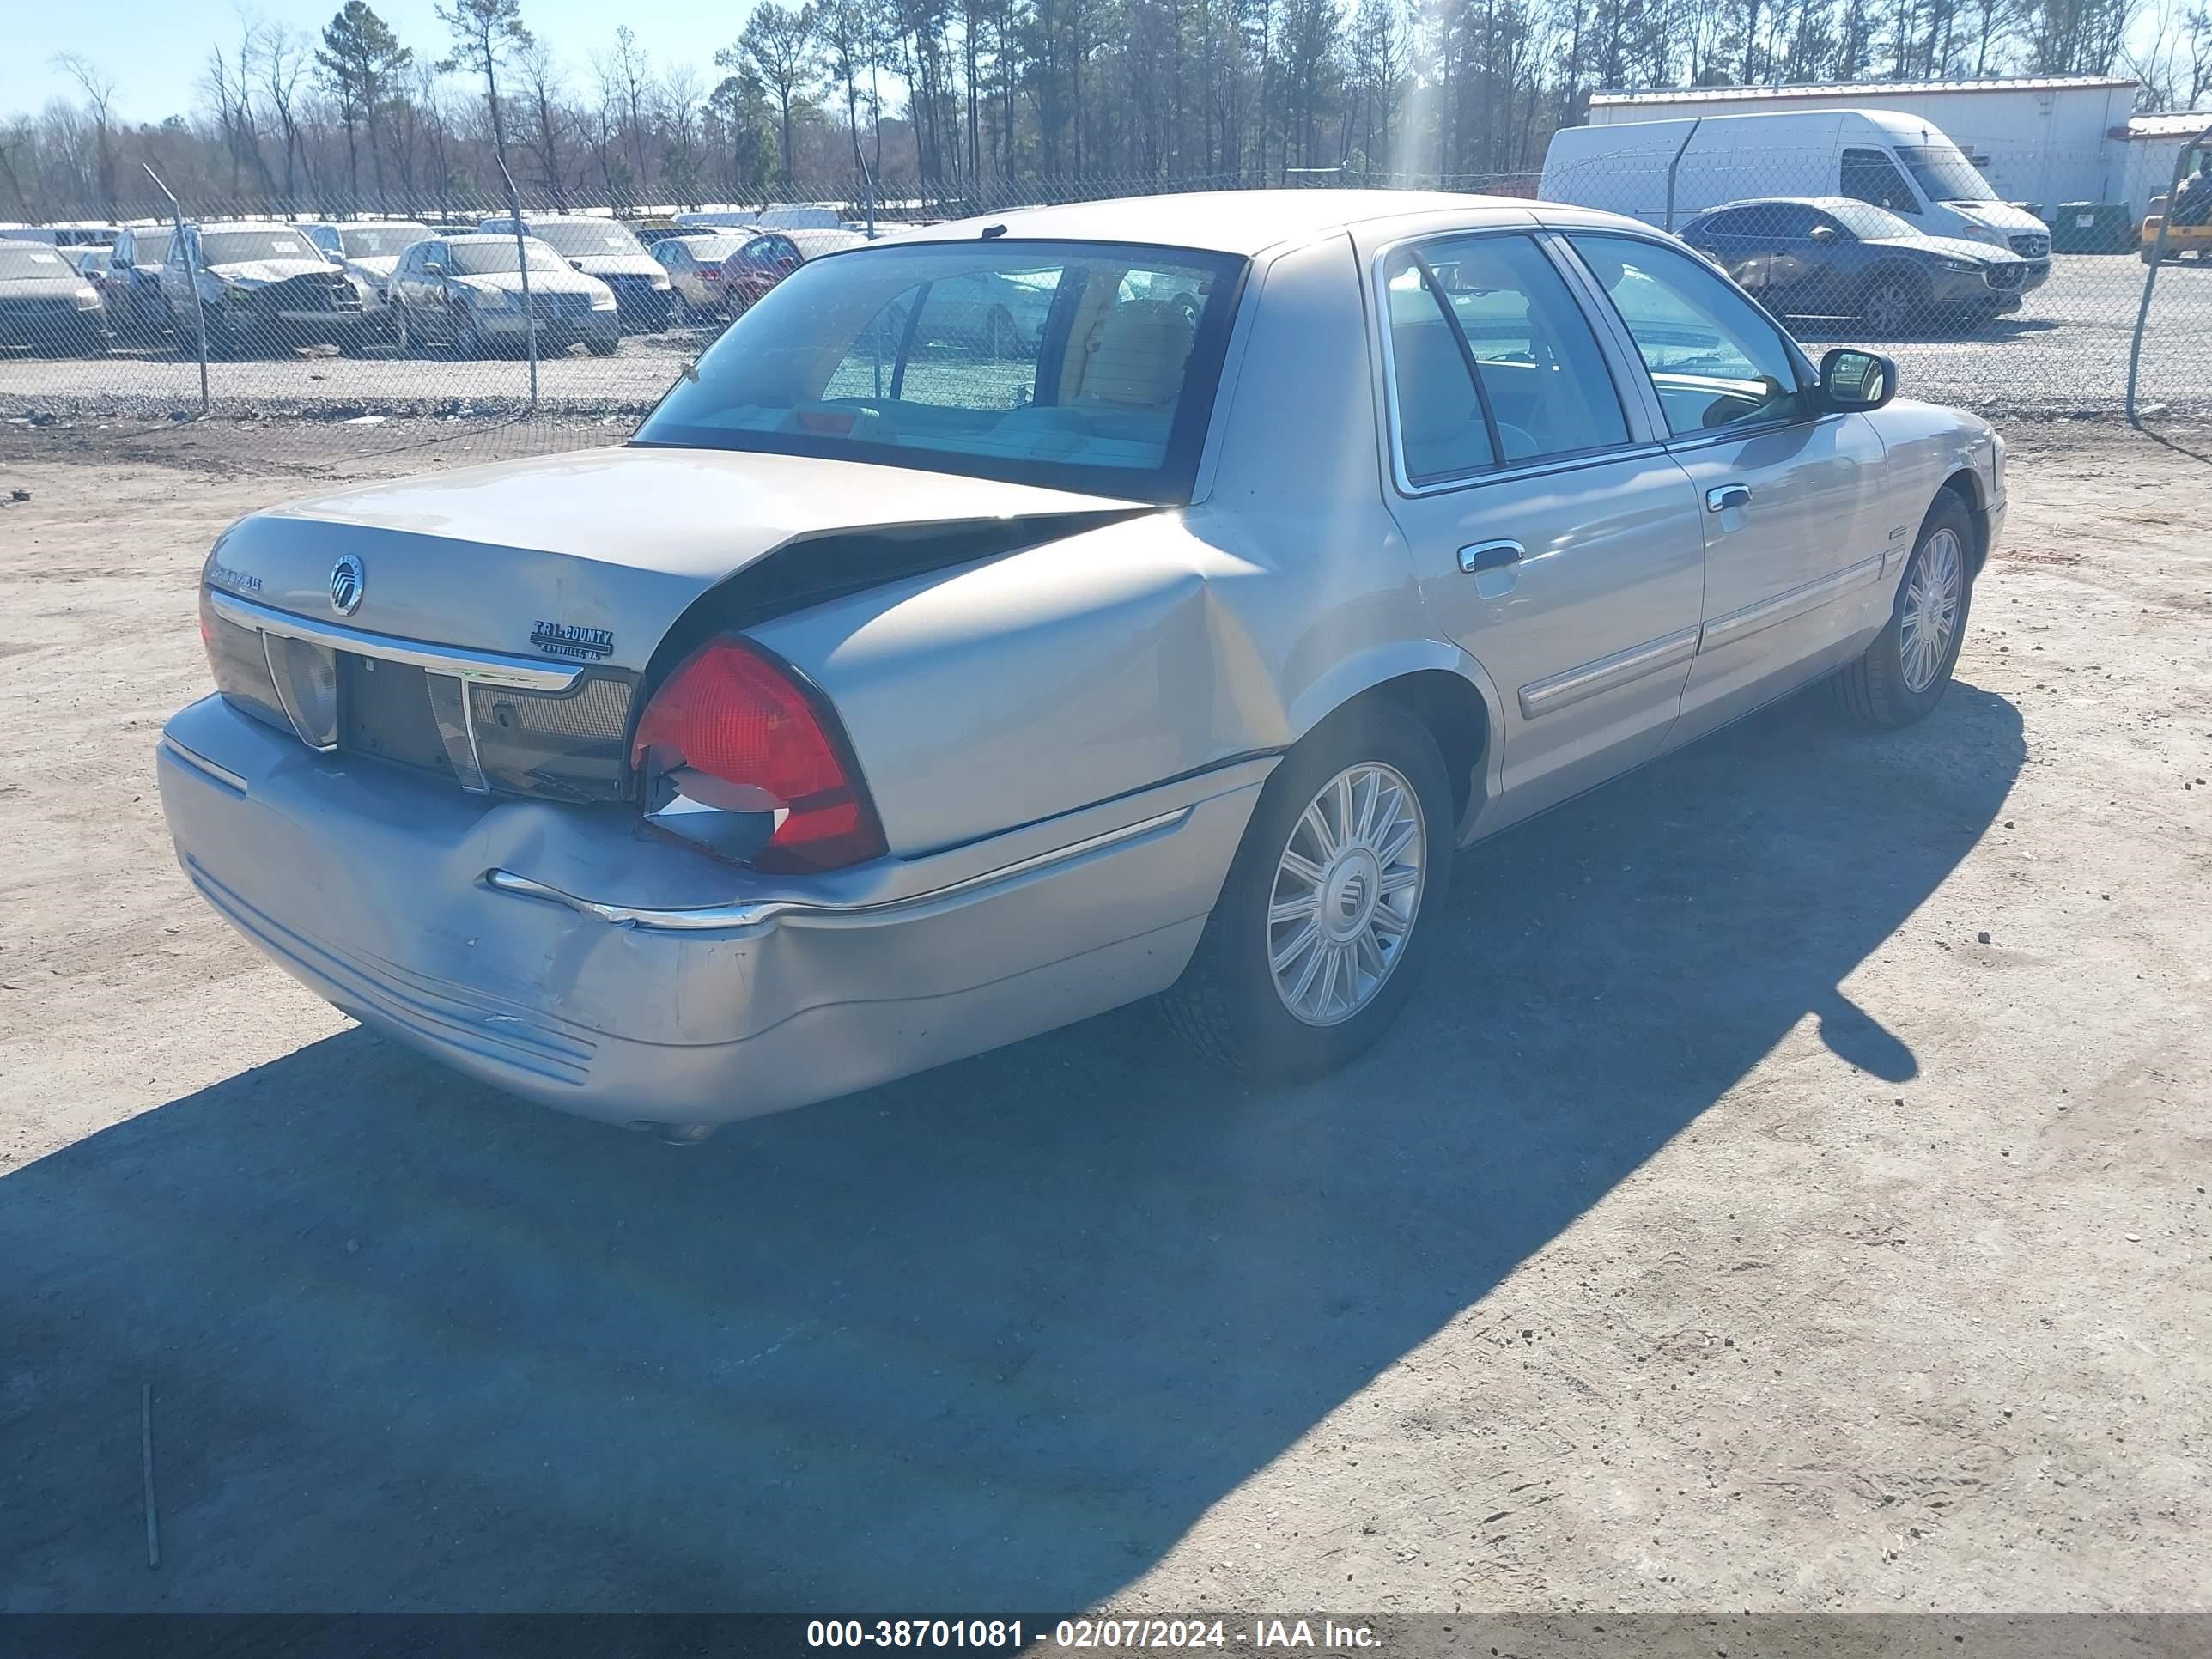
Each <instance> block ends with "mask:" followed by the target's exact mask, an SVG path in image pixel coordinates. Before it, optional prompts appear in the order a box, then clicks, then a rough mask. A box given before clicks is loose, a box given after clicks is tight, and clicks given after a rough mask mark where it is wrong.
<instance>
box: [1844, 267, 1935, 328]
mask: <svg viewBox="0 0 2212 1659" xmlns="http://www.w3.org/2000/svg"><path fill="white" fill-rule="evenodd" d="M1928 313H1929V289H1928V280H1927V278H1925V277H1924V276H1921V275H1920V274H1919V273H1918V272H1917V271H1908V270H1885V271H1880V272H1877V273H1876V274H1875V277H1874V280H1873V281H1871V282H1870V283H1868V284H1867V289H1866V292H1865V293H1864V294H1863V295H1861V296H1860V299H1859V320H1860V321H1861V322H1862V323H1863V324H1864V325H1866V331H1867V332H1868V334H1869V335H1870V336H1872V337H1874V338H1875V339H1878V340H1887V339H1896V338H1898V337H1899V336H1902V335H1905V334H1909V333H1911V331H1913V330H1914V329H1916V328H1918V327H1923V326H1924V325H1926V324H1927V323H1928V322H1929V320H1930V319H1929V314H1928Z"/></svg>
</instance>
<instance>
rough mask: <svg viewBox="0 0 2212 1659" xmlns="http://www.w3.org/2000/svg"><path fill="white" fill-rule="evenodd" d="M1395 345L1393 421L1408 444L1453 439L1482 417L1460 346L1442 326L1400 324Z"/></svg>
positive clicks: (1393, 354)
mask: <svg viewBox="0 0 2212 1659" xmlns="http://www.w3.org/2000/svg"><path fill="white" fill-rule="evenodd" d="M1391 356H1392V358H1393V360H1394V362H1395V365H1396V368H1397V374H1398V422H1399V428H1400V430H1401V431H1402V432H1403V433H1404V434H1405V435H1406V440H1407V442H1408V443H1436V442H1439V441H1442V440H1443V439H1446V438H1451V437H1455V436H1457V435H1459V434H1460V433H1461V432H1462V431H1463V430H1465V429H1466V428H1467V427H1468V424H1469V423H1471V422H1476V421H1480V419H1481V418H1482V416H1481V411H1480V406H1479V405H1478V404H1476V402H1475V398H1474V384H1473V383H1472V382H1471V381H1470V380H1468V377H1467V363H1466V361H1465V360H1464V359H1463V358H1462V357H1461V356H1460V355H1459V343H1458V342H1457V341H1455V340H1454V339H1453V338H1452V337H1451V336H1450V335H1449V333H1448V332H1447V331H1445V329H1444V327H1443V325H1442V324H1441V323H1417V324H1413V325H1410V326H1407V325H1401V327H1400V328H1399V329H1398V331H1397V338H1396V340H1395V350H1394V351H1393V352H1392V353H1391Z"/></svg>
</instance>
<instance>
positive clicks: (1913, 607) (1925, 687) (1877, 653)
mask: <svg viewBox="0 0 2212 1659" xmlns="http://www.w3.org/2000/svg"><path fill="white" fill-rule="evenodd" d="M1973 544H1974V524H1973V520H1972V517H1971V516H1970V515H1969V514H1968V513H1967V512H1966V504H1965V503H1964V502H1963V501H1960V499H1959V498H1958V497H1957V496H1956V495H1953V494H1952V493H1951V492H1950V491H1949V490H1948V489H1946V490H1944V491H1942V493H1941V494H1939V495H1937V496H1936V504H1935V506H1933V507H1930V508H1929V510H1928V517H1927V518H1926V519H1925V520H1923V522H1922V524H1921V526H1920V539H1919V540H1918V541H1917V543H1915V544H1913V549H1912V556H1911V559H1909V560H1907V561H1906V562H1905V580H1904V581H1903V583H1902V584H1901V585H1900V586H1899V589H1898V594H1897V604H1896V607H1895V608H1894V609H1893V611H1891V613H1890V618H1889V625H1888V626H1887V627H1886V628H1884V629H1882V630H1881V633H1879V634H1877V635H1875V641H1874V643H1873V644H1872V645H1869V647H1867V648H1866V650H1865V652H1864V653H1863V654H1862V655H1861V656H1860V657H1859V659H1858V660H1857V661H1856V662H1854V663H1851V664H1850V665H1848V666H1846V667H1845V668H1844V670H1843V671H1842V672H1841V673H1840V674H1838V676H1837V678H1836V684H1837V689H1838V690H1839V691H1840V692H1841V694H1842V696H1843V702H1844V708H1845V709H1846V710H1847V711H1848V712H1849V713H1850V715H1851V717H1852V718H1853V719H1854V720H1857V721H1858V723H1859V724H1860V725H1862V726H1872V727H1874V728H1875V729H1876V730H1878V731H1895V730H1896V729H1897V728H1898V727H1899V726H1910V725H1911V724H1912V723H1913V722H1914V721H1915V720H1923V719H1924V718H1926V716H1927V715H1928V714H1929V713H1930V712H1931V711H1932V710H1933V709H1934V708H1935V707H1936V704H1937V703H1939V702H1942V701H1943V692H1944V690H1945V688H1946V687H1948V685H1949V684H1951V671H1952V670H1953V669H1954V667H1956V666H1957V665H1958V661H1959V648H1960V646H1961V645H1963V644H1964V643H1965V641H1966V611H1967V609H1968V607H1969V605H1971V604H1972V600H1973V596H1974V595H1973V574H1972V573H1973V566H1972V556H1971V554H1970V553H1969V550H1970V549H1971V548H1972V546H1973Z"/></svg>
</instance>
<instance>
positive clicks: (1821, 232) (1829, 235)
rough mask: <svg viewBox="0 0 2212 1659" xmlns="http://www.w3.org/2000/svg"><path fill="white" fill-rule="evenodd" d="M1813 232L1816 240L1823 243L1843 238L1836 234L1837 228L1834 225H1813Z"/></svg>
mask: <svg viewBox="0 0 2212 1659" xmlns="http://www.w3.org/2000/svg"><path fill="white" fill-rule="evenodd" d="M1812 234H1813V240H1814V241H1816V242H1820V243H1822V244H1826V243H1829V242H1834V241H1839V240H1842V239H1841V238H1840V237H1838V235H1837V234H1836V228H1835V227H1834V226H1833V225H1815V226H1814V227H1813V232H1812Z"/></svg>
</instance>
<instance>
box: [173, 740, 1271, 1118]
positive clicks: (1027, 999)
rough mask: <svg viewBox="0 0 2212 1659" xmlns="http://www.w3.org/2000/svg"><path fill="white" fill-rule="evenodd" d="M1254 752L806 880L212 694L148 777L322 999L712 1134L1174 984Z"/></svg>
mask: <svg viewBox="0 0 2212 1659" xmlns="http://www.w3.org/2000/svg"><path fill="white" fill-rule="evenodd" d="M1271 765H1272V762H1271V761H1265V760H1262V761H1252V762H1245V763H1239V764H1236V765H1231V766H1228V767H1224V768H1222V769H1218V770H1216V771H1213V772H1211V773H1208V774H1206V775H1203V776H1201V777H1199V778H1194V779H1188V780H1184V781H1180V782H1177V783H1175V784H1171V785H1165V786H1162V787H1159V788H1156V789H1153V790H1151V791H1147V792H1145V793H1143V794H1140V795H1139V796H1135V797H1131V798H1127V799H1123V800H1121V801H1116V802H1111V803H1108V804H1106V805H1101V806H1096V807H1091V808H1086V809H1085V810H1084V811H1079V812H1074V813H1070V814H1067V815H1066V817H1062V818H1059V819H1055V820H1054V821H1052V822H1051V823H1046V824H1041V825H1032V826H1030V828H1028V829H1022V830H1017V831H1013V832H1010V833H1009V834H1007V835H1004V836H996V837H993V838H992V839H991V840H990V841H988V842H982V843H978V844H975V845H972V846H969V847H966V848H956V849H953V850H951V851H950V852H945V853H939V854H933V855H931V856H929V857H926V858H920V859H914V860H896V859H885V860H878V861H877V862H876V863H875V864H873V865H870V866H863V867H861V868H860V869H858V870H854V871H847V872H837V874H836V876H834V877H819V878H809V879H805V880H801V879H798V878H784V879H780V880H779V879H775V878H758V877H755V876H753V875H751V874H750V872H744V871H741V870H736V869H733V868H732V867H731V866H727V865H725V864H721V863H719V862H717V861H715V860H712V859H708V858H707V857H705V856H704V855H703V854H697V853H695V852H692V851H690V849H688V848H684V847H681V846H678V845H677V844H674V843H672V842H667V841H665V840H662V839H660V838H659V837H657V836H651V835H649V834H647V833H646V832H644V831H642V830H641V829H640V828H639V826H638V824H637V821H636V819H635V816H634V815H633V814H631V813H629V811H627V810H626V809H619V808H604V809H582V808H576V807H568V806H561V805H552V804H550V803H544V802H537V801H526V800H513V799H505V800H502V799H487V798H483V797H474V796H468V795H465V794H463V793H459V791H456V790H453V789H452V788H450V787H444V786H442V785H440V784H438V783H436V782H435V781H432V780H427V779H421V780H418V779H416V777H414V776H413V775H410V774H408V773H406V772H404V770H402V769H396V768H392V767H389V766H386V765H381V764H379V763H358V762H349V761H348V760H346V759H345V758H343V757H322V756H318V755H315V754H313V753H312V752H311V751H309V750H307V749H305V748H303V747H302V746H301V745H300V744H298V743H296V742H295V741H294V740H293V739H292V738H289V736H286V735H284V734H283V733H279V732H274V731H271V730H270V729H269V728H267V727H265V726H261V725H260V724H259V723H258V722H256V721H254V720H252V719H250V718H248V717H247V716H246V715H244V714H240V713H238V712H237V711H236V710H234V709H233V708H230V707H229V706H228V705H227V704H225V703H223V702H222V701H221V700H220V699H217V698H213V697H210V698H208V699H206V700H204V701H203V702H197V703H195V704H193V705H192V706H191V708H186V709H185V710H184V711H182V712H181V713H180V714H178V715H177V716H176V717H175V718H174V719H173V720H171V721H170V722H169V725H168V726H167V729H166V731H165V732H164V733H163V737H162V741H161V749H160V752H159V766H158V771H159V775H160V781H161V804H162V810H163V811H164V813H165V814H166V815H167V819H168V823H169V829H170V833H171V835H172V836H173V839H174V842H175V843H176V848H177V854H178V858H179V861H180V862H181V863H182V865H183V866H184V869H185V874H186V875H187V876H188V877H189V878H191V882H192V884H193V885H194V886H196V887H197V888H198V889H199V890H200V892H201V893H202V894H203V895H204V896H205V897H206V898H207V900H208V902H210V904H212V905H214V906H215V908H216V909H217V910H218V911H220V912H221V913H222V915H224V917H225V918H226V919H228V921H230V922H231V924H232V925H233V926H234V927H237V928H238V930H239V931H240V933H244V934H245V935H246V937H247V938H248V939H252V941H253V943H254V944H255V945H258V946H259V947H260V949H261V950H262V951H264V952H266V953H267V954H268V955H269V956H270V957H271V958H273V959H274V960H275V961H276V963H278V964H279V965H281V966H282V967H283V968H284V969H286V970H287V971H288V972H289V973H290V974H292V975H293V976H294V977H295V978H297V979H299V980H300V981H301V982H303V983H304V984H306V985H307V987H309V988H311V989H312V990H313V991H314V992H315V993H316V994H318V995H319V996H321V997H323V998H324V999H325V1000H328V1001H330V1002H331V1003H333V1004H335V1005H336V1006H337V1007H339V1008H340V1009H342V1010H343V1011H344V1012H347V1013H349V1014H350V1015H352V1016H353V1017H354V1018H357V1019H359V1020H360V1021H362V1024H367V1025H370V1026H374V1027H375V1028H376V1029H378V1030H381V1031H383V1032H385V1033H386V1034H387V1035H389V1036H394V1037H397V1038H398V1039H399V1040H400V1041H402V1042H406V1043H408V1044H410V1045H411V1046H413V1047H414V1048H417V1049H420V1050H421V1051H422V1052H423V1053H425V1054H429V1055H431V1056H432V1057H434V1058H435V1059H437V1060H442V1061H444V1062H445V1063H447V1064H448V1065H450V1066H454V1067H455V1068H456V1069H458V1070H460V1071H462V1072H465V1073H469V1074H470V1075H471V1076H474V1077H477V1078H479V1079H483V1081H485V1082H487V1083H490V1084H492V1085H495V1086H497V1087H500V1088H502V1089H506V1090H509V1091H513V1093H516V1094H519V1095H522V1096H525V1097H529V1098H531V1099H533V1100H538V1101H541V1102H543V1103H545V1104H547V1105H550V1106H555V1107H558V1108H560V1109H562V1110H565V1111H569V1112H574V1113H578V1114H580V1115H584V1116H586V1117H593V1118H599V1119H601V1120H604V1121H610V1122H620V1123H631V1122H647V1123H682V1124H707V1123H717V1122H724V1121H731V1120H733V1119H738V1118H744V1117H750V1116H756V1115H760V1114H762V1113H765V1112H773V1111H778V1110H781V1109H785V1108H787V1107H792V1106H799V1105H804V1104H805V1103H808V1102H811V1101H816V1100H822V1099H826V1098H829V1097H832V1096H836V1095H840V1094H845V1093H849V1092H851V1091H854V1090H856V1089H860V1088H865V1087H867V1086H869V1085H872V1084H876V1083H880V1082H884V1081H886V1080H888V1079H892V1078H896V1077H900V1076H903V1075H905V1074H907V1073H912V1072H915V1071H920V1070H922V1069H924V1068H925V1067H927V1066H935V1065H939V1064H941V1063H942V1062H944V1061H946V1060H955V1059H958V1058H960V1057H962V1056H963V1055H967V1054H976V1053H979V1052H981V1051H982V1050H984V1049H987V1048H995V1047H997V1046H999V1045H1000V1044H1002V1043H1006V1042H1013V1041H1015V1040H1017V1039H1018V1038H1021V1037H1024V1036H1031V1035H1034V1034H1035V1033H1036V1032H1039V1031H1043V1030H1050V1029H1052V1028H1053V1027H1054V1026H1058V1025H1062V1024H1067V1023H1068V1022H1070V1021H1072V1020H1076V1019H1080V1018H1085V1017H1087V1016H1089V1015H1091V1014H1094V1013H1098V1012H1103V1011H1104V1010H1106V1009H1108V1008H1111V1007H1115V1006H1118V1005H1120V1004H1121V1003H1124V1002H1128V1001H1132V1000H1135V999H1137V998H1139V997H1143V996H1146V995H1149V994H1152V993H1153V992H1156V991H1159V990H1163V989H1164V988H1165V987H1167V986H1169V985H1170V984H1172V983H1173V982H1174V981H1175V980H1176V977H1177V976H1178V975H1180V974H1181V973H1182V969H1183V967H1184V966H1185V964H1186V963H1188V960H1189V957H1190V953H1191V951H1192V950H1193V949H1194V947H1195V945H1196V944H1197V941H1198V937H1199V933H1200V930H1201V928H1202V927H1203V926H1204V923H1205V919H1206V913H1207V912H1208V911H1209V910H1210V909H1211V908H1212V904H1213V902H1214V899H1215V897H1216V896H1217V895H1218V891H1219V888H1220V884H1221V881H1222V878H1223V876H1224V875H1225V872H1226V871H1227V869H1228V866H1229V862H1230V860H1231V856H1232V855H1233V854H1234V852H1235V850H1236V846H1237V840H1238V838H1239V837H1240V836H1242V834H1243V828H1244V823H1245V820H1246V818H1247V817H1249V814H1250V811H1251V809H1252V805H1253V802H1254V800H1255V798H1256V796H1257V793H1258V791H1259V788H1260V785H1261V782H1262V781H1264V779H1265V777H1266V774H1267V770H1268V769H1269V768H1270V766H1271ZM495 872H497V873H496V874H495Z"/></svg>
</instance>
